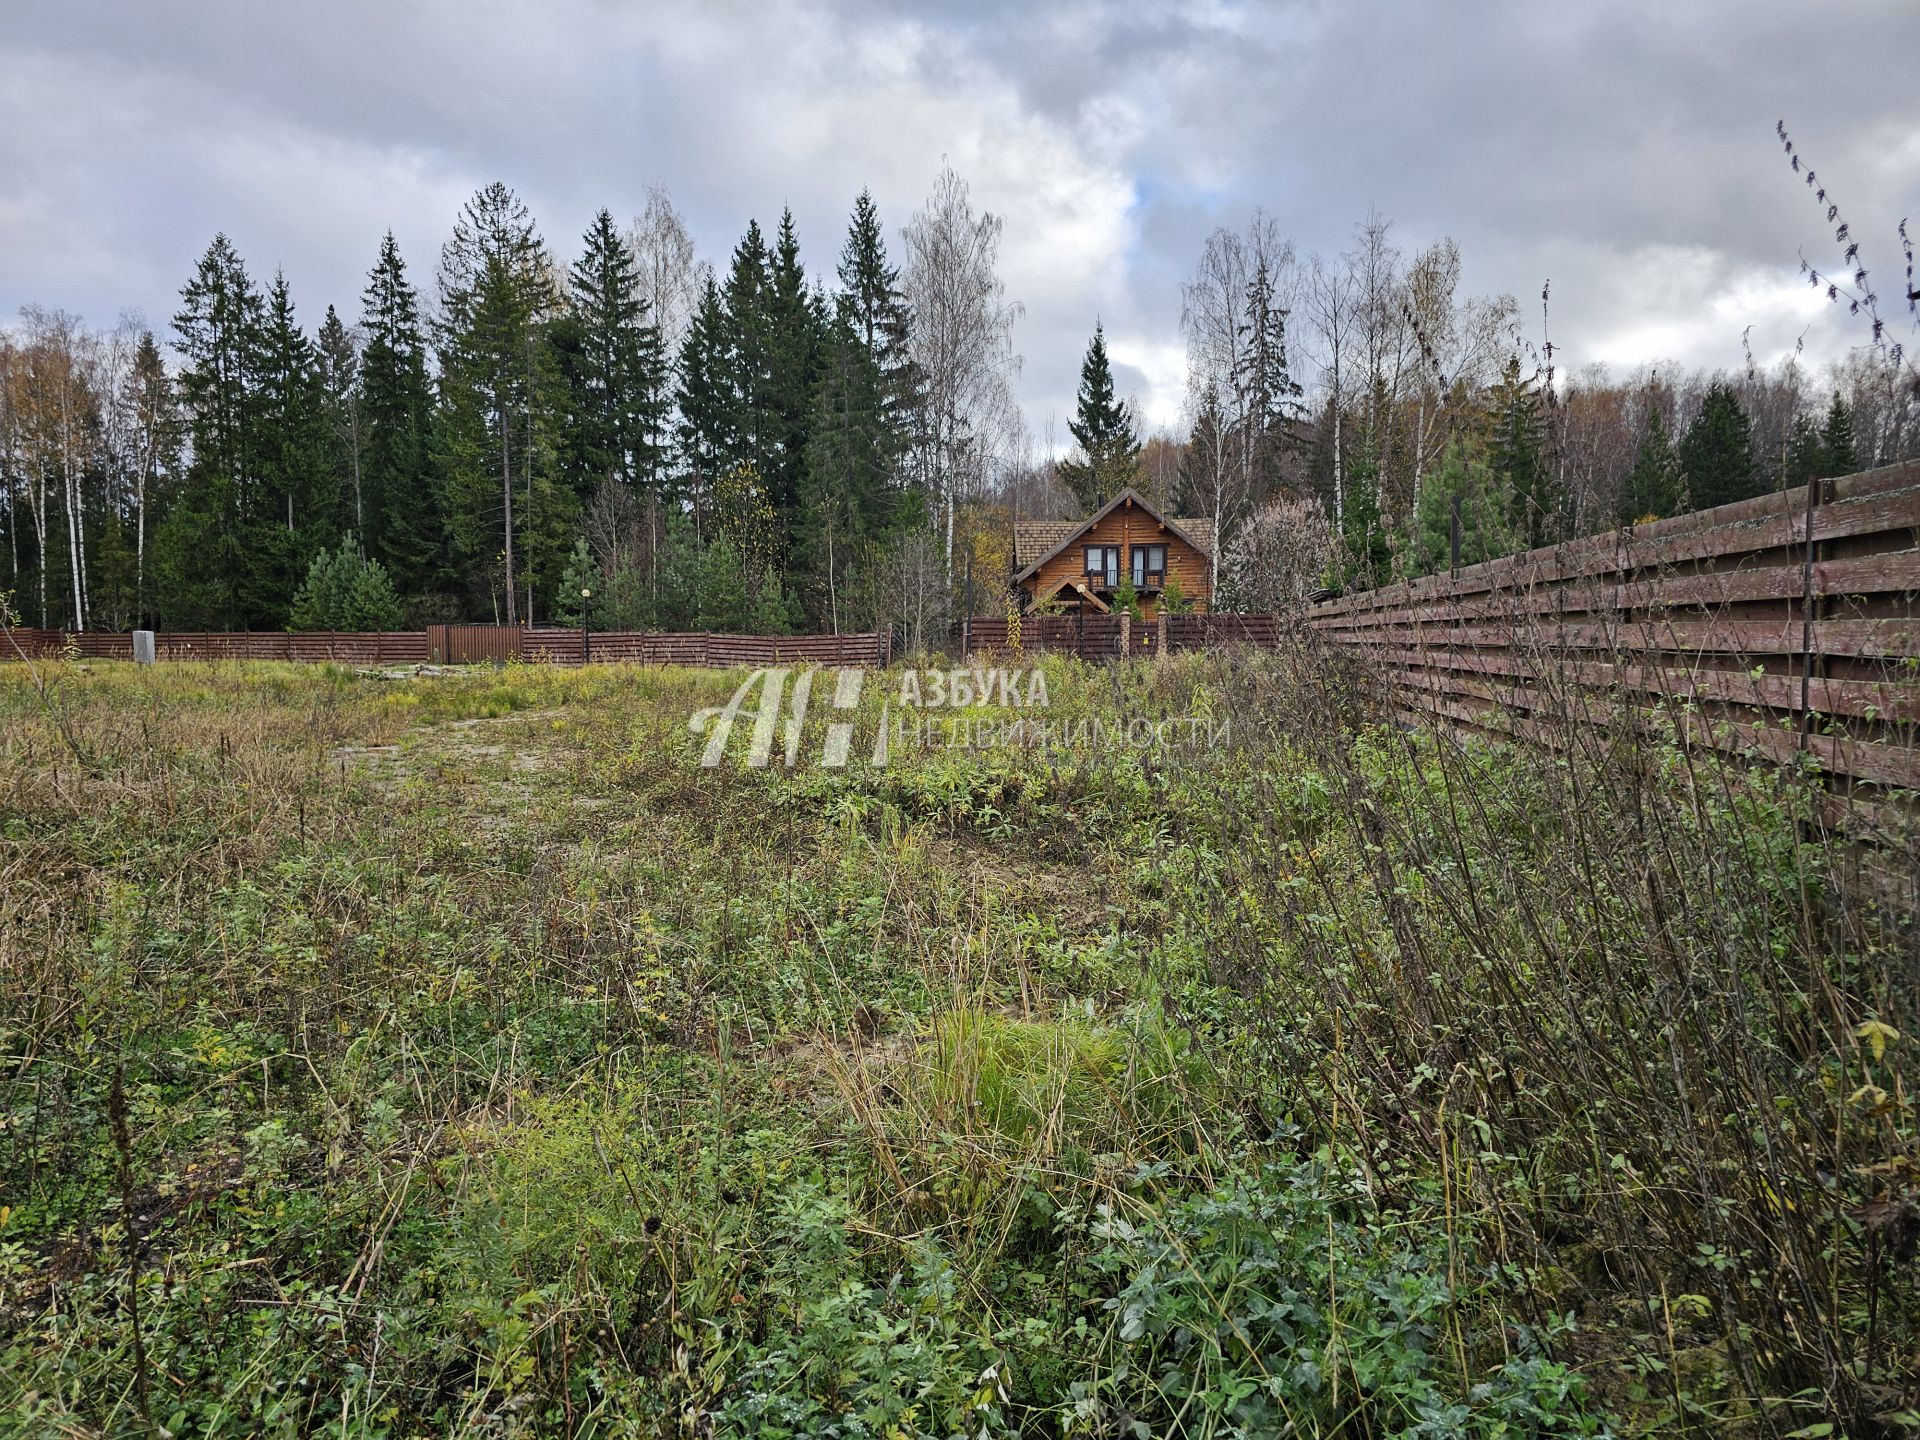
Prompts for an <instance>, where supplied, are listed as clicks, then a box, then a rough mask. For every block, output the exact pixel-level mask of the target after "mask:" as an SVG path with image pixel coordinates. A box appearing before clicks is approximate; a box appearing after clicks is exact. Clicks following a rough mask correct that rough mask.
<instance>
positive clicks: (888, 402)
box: [839, 190, 925, 453]
mask: <svg viewBox="0 0 1920 1440" xmlns="http://www.w3.org/2000/svg"><path fill="white" fill-rule="evenodd" d="M839 276H840V289H841V295H842V298H843V303H844V305H845V306H846V307H847V312H848V319H849V323H850V324H851V325H852V327H853V332H854V335H855V337H856V338H857V339H858V341H859V342H860V346H861V348H862V349H864V350H865V351H866V352H867V357H868V359H869V360H870V361H871V362H872V364H873V366H874V369H875V370H876V371H877V372H878V375H879V379H880V396H881V413H882V415H883V416H884V418H885V420H886V423H887V425H888V427H889V428H890V429H891V430H892V431H893V432H894V433H895V434H896V435H897V436H899V437H900V445H901V449H902V451H903V453H904V451H905V449H906V447H907V446H908V445H910V444H911V443H912V439H913V436H914V435H915V434H916V433H917V426H918V416H919V410H920V406H921V403H922V400H923V395H924V389H925V387H924V385H923V383H922V377H921V375H920V371H919V367H917V366H916V365H915V364H914V362H913V356H912V354H911V352H910V350H909V348H908V347H909V342H910V339H911V334H912V328H913V322H912V315H911V312H910V311H909V310H908V308H907V298H906V292H905V291H904V290H903V289H902V288H901V286H900V271H899V269H898V268H897V267H896V266H894V265H891V264H889V263H888V261H887V244H886V239H885V237H884V236H883V235H882V233H881V229H880V212H879V210H878V209H877V208H875V206H874V203H873V196H872V195H870V194H869V193H868V192H866V191H865V190H862V191H861V192H860V198H859V199H857V200H855V201H854V202H853V218H852V220H851V221H850V222H849V224H848V226H847V243H846V244H845V246H843V247H842V248H841V251H840V269H839Z"/></svg>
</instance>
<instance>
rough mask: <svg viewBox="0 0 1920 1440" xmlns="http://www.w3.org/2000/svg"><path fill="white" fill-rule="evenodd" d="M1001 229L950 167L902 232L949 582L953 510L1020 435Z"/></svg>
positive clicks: (928, 464)
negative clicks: (1001, 263)
mask: <svg viewBox="0 0 1920 1440" xmlns="http://www.w3.org/2000/svg"><path fill="white" fill-rule="evenodd" d="M1001 223H1002V222H1001V220H1000V218H999V217H998V216H997V215H993V214H990V213H985V212H981V213H976V212H975V211H974V208H973V201H972V198H971V196H970V195H969V193H968V189H967V182H966V181H964V180H962V179H961V178H960V176H959V175H957V174H956V173H955V172H954V170H953V167H952V166H947V167H946V168H945V169H943V170H942V171H941V172H940V178H939V180H938V181H937V182H936V183H935V185H934V189H933V194H932V195H931V196H929V197H928V199H927V202H926V204H925V205H924V206H923V207H922V208H921V210H920V212H919V213H918V214H916V215H915V216H914V217H913V219H912V220H911V221H910V222H909V223H908V225H907V227H906V230H905V232H904V235H905V240H906V251H907V254H906V267H905V273H904V274H903V275H902V277H901V279H902V285H903V288H904V290H905V291H906V297H907V306H908V309H909V310H910V311H911V312H912V317H913V319H912V329H911V332H910V339H909V348H910V351H911V354H912V357H913V362H914V364H915V366H916V367H917V368H918V370H919V372H920V376H921V380H922V383H923V386H924V389H923V391H922V395H923V397H924V398H923V404H924V406H925V414H924V417H923V422H922V424H921V426H920V436H921V439H920V446H919V450H920V455H919V469H920V474H921V478H922V483H923V484H925V486H926V488H927V490H928V492H929V493H930V494H932V495H933V496H935V497H936V498H937V500H938V502H939V505H940V513H941V523H942V526H943V529H944V531H945V539H944V542H943V554H944V557H945V566H946V578H947V581H948V583H951V582H952V579H953V534H954V513H955V510H956V509H957V507H958V506H959V503H960V501H961V499H962V498H963V497H965V496H968V495H971V494H973V493H975V492H976V491H977V490H978V489H979V488H981V487H982V486H983V485H984V483H985V480H986V478H987V476H988V475H989V474H991V473H992V471H993V469H994V467H995V466H996V465H999V464H1002V463H1003V462H1004V461H1005V460H1006V458H1007V456H1008V455H1009V454H1010V453H1011V447H1012V445H1013V444H1015V443H1017V439H1018V432H1019V428H1020V425H1019V408H1018V406H1017V405H1016V404H1015V403H1014V398H1013V378H1014V376H1015V375H1017V374H1018V373H1019V369H1020V359H1019V356H1017V355H1016V354H1015V353H1014V349H1013V326H1014V322H1015V321H1017V320H1018V319H1019V318H1020V315H1021V307H1020V305H1019V303H1018V302H1017V301H1011V302H1010V301H1008V300H1007V299H1006V287H1005V285H1004V284H1002V282H1001V280H1000V276H999V273H998V271H997V270H996V268H995V267H996V264H997V262H998V260H999V254H1000V232H1001Z"/></svg>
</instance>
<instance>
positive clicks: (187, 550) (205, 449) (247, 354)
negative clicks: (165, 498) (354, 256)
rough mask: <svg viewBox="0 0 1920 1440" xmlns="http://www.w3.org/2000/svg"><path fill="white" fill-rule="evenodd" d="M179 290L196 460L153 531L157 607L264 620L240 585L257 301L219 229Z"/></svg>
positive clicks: (179, 329)
mask: <svg viewBox="0 0 1920 1440" xmlns="http://www.w3.org/2000/svg"><path fill="white" fill-rule="evenodd" d="M180 297H181V307H180V311H179V313H178V314H176V315H175V316H174V319H173V327H174V334H175V337H176V339H175V345H176V348H178V350H179V351H180V354H181V357H182V358H183V360H184V361H185V363H184V365H183V366H182V367H181V371H180V379H179V398H180V409H181V413H182V415H183V417H184V420H185V425H186V433H187V436H188V439H189V441H190V444H191V450H192V455H193V460H192V463H191V465H190V466H189V468H188V471H187V475H186V479H185V483H184V484H183V486H182V487H181V491H180V494H179V496H178V497H177V498H176V500H175V503H174V505H173V507H172V509H171V510H170V511H169V513H168V515H167V517H166V519H165V521H164V522H163V523H162V524H161V526H160V530H159V533H158V534H157V535H156V536H155V544H154V550H155V554H154V561H155V567H154V568H155V572H156V581H157V584H156V601H157V608H158V610H159V613H160V616H161V619H162V622H163V623H165V624H167V625H171V626H177V627H180V628H183V629H199V628H208V629H213V628H218V629H235V628H238V627H239V626H241V625H243V624H245V623H247V622H249V621H261V622H264V621H265V620H266V617H265V616H261V615H256V614H253V613H251V612H250V611H249V610H248V609H247V605H248V602H249V599H250V595H249V594H248V593H243V592H250V589H251V587H250V585H249V582H248V579H247V571H248V567H249V565H250V564H251V563H252V557H251V554H250V545H249V542H250V539H251V537H252V533H253V529H254V527H255V525H256V524H257V523H258V521H259V512H260V509H261V501H260V495H259V490H260V482H259V464H258V458H257V455H256V453H255V447H254V441H255V437H256V435H257V430H256V428H255V425H254V420H255V418H256V414H257V411H258V403H259V401H258V396H259V374H260V347H261V324H262V318H263V314H262V311H263V307H262V303H261V299H260V292H259V291H258V290H256V289H255V288H254V286H253V282H252V280H250V279H249V278H248V276H247V270H246V265H245V264H244V263H243V262H242V261H241V259H240V256H239V253H238V252H237V251H236V250H235V249H234V248H233V243H232V242H231V241H230V240H228V239H227V237H226V236H225V235H216V236H214V238H213V242H212V243H211V244H210V245H208V247H207V251H206V253H205V254H204V255H203V256H201V258H200V262H199V264H198V266H197V267H196V268H195V270H194V274H193V278H192V279H191V280H189V281H188V282H187V283H186V285H185V286H184V287H183V288H182V289H181V292H180ZM268 523H271V522H270V521H269V522H268Z"/></svg>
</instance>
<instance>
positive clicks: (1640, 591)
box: [1306, 464, 1920, 789]
mask: <svg viewBox="0 0 1920 1440" xmlns="http://www.w3.org/2000/svg"><path fill="white" fill-rule="evenodd" d="M1917 595H1920V464H1907V465H1899V466H1892V467H1888V468H1887V469H1883V470H1875V471H1869V472H1867V473H1865V474H1859V475H1848V476H1844V477H1842V478H1839V479H1834V480H1821V481H1816V482H1815V483H1814V484H1813V485H1810V486H1806V487H1803V488H1799V489H1794V490H1788V491H1783V492H1779V493H1776V494H1772V495H1765V496H1762V497H1760V498H1758V499H1755V500H1746V501H1741V502H1739V503H1737V504H1733V505H1724V506H1720V507H1719V508H1717V509H1713V510H1705V511H1699V512H1696V513H1694V514H1691V515H1678V516H1674V517H1672V518H1671V519H1667V520H1658V521H1654V522H1651V523H1649V524H1646V525H1637V526H1634V527H1632V528H1630V529H1622V530H1618V531H1614V532H1611V533H1608V534H1605V535H1598V536H1593V537H1590V538H1588V539H1585V540H1578V541H1573V542H1570V543H1568V544H1564V545H1557V546H1550V547H1547V548H1545V549H1541V550H1533V551H1529V552H1527V553H1525V554H1522V555H1515V556H1511V557H1508V558H1505V559H1500V560H1493V561H1488V562H1487V563H1485V564H1481V565H1474V566H1469V567H1467V568H1464V569H1462V570H1459V571H1457V572H1453V573H1449V574H1442V575H1433V576H1428V577H1426V578H1424V579H1420V580H1414V581H1409V582H1405V583H1402V584H1395V585H1388V586H1383V587H1381V588H1380V589H1376V590H1369V591H1365V592H1363V593H1361V594H1357V595H1351V596H1347V597H1344V598H1342V599H1338V600H1332V601H1328V602H1326V603H1324V604H1321V605H1318V606H1315V607H1313V609H1312V610H1310V611H1309V612H1308V615H1307V620H1306V623H1307V625H1308V626H1309V627H1310V628H1312V629H1313V630H1315V631H1317V632H1319V634H1321V635H1322V636H1324V637H1325V638H1326V639H1327V640H1328V641H1330V642H1332V643H1334V644H1336V645H1338V646H1339V647H1341V648H1342V649H1344V650H1346V651H1348V652H1350V653H1352V654H1354V655H1356V656H1358V657H1361V658H1362V659H1364V660H1365V661H1366V662H1367V663H1368V664H1369V667H1370V668H1371V669H1372V670H1373V671H1374V672H1375V673H1376V674H1377V675H1379V676H1380V677H1382V679H1383V680H1384V681H1385V682H1386V685H1387V687H1388V696H1389V699H1390V700H1391V702H1392V703H1393V704H1394V705H1395V706H1396V707H1397V708H1399V709H1401V710H1402V711H1403V712H1406V713H1410V714H1416V715H1419V716H1423V717H1435V718H1438V719H1440V720H1442V721H1445V722H1452V723H1455V724H1458V725H1462V726H1466V727H1470V728H1475V729H1482V730H1489V731H1499V732H1504V733H1523V734H1524V733H1528V732H1529V731H1532V730H1535V729H1537V728H1538V727H1537V726H1535V724H1534V723H1533V721H1534V717H1537V716H1539V715H1541V713H1542V712H1545V711H1549V710H1553V709H1555V708H1556V707H1559V706H1562V705H1564V703H1565V701H1566V699H1567V697H1568V696H1569V694H1572V693H1578V694H1580V695H1583V696H1587V697H1593V696H1604V697H1607V702H1608V703H1609V704H1633V703H1638V704H1640V705H1642V706H1655V705H1657V706H1661V707H1663V708H1664V709H1665V710H1666V711H1667V712H1668V713H1669V714H1671V715H1673V716H1674V718H1675V720H1676V722H1677V723H1678V724H1679V725H1680V726H1682V727H1683V728H1684V729H1685V731H1686V732H1687V733H1688V735H1689V738H1690V739H1692V740H1694V741H1695V742H1698V743H1706V744H1710V745H1715V746H1718V747H1720V748H1726V749H1734V750H1738V751H1741V752H1743V753H1758V754H1760V755H1762V756H1764V757H1767V758H1770V759H1776V760H1786V759H1789V758H1791V757H1792V756H1793V755H1794V754H1795V753H1796V752H1799V751H1807V752H1810V753H1811V754H1812V755H1813V756H1814V757H1815V758H1817V759H1818V760H1819V762H1820V764H1821V766H1822V768H1823V769H1824V770H1825V771H1826V772H1827V774H1828V775H1829V776H1830V777H1833V778H1834V779H1835V780H1836V781H1837V782H1838V783H1840V784H1841V785H1842V786H1846V785H1859V786H1864V787H1870V788H1872V789H1880V788H1884V787H1896V788H1914V787H1916V786H1920V747H1916V745H1915V729H1916V722H1920V669H1917V668H1916V667H1917V666H1920V658H1917V657H1920V618H1917V617H1916V607H1915V600H1916V596H1917ZM1673 702H1683V703H1679V704H1675V703H1673Z"/></svg>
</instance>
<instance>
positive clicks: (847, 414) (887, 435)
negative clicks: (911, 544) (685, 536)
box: [792, 297, 899, 630]
mask: <svg viewBox="0 0 1920 1440" xmlns="http://www.w3.org/2000/svg"><path fill="white" fill-rule="evenodd" d="M884 383H885V382H884V377H883V376H882V374H881V372H880V369H879V367H878V366H877V365H876V364H875V362H874V359H873V356H872V353H871V352H870V351H869V350H868V349H867V347H866V344H865V341H864V338H863V336H862V335H861V333H860V330H859V326H858V321H857V318H856V311H855V309H854V307H853V306H852V305H851V304H850V303H848V302H847V301H846V299H845V297H842V302H841V304H840V307H839V314H838V316H837V317H836V321H835V324H834V327H833V331H832V334H831V335H830V337H829V339H828V342H827V346H826V361H825V373H824V374H823V375H822V376H821V380H820V385H819V389H818V392H817V394H816V397H815V402H814V411H813V416H812V419H811V423H810V428H809V434H808V439H807V453H806V469H805V472H804V474H803V476H802V479H801V492H800V514H799V519H798V524H797V526H796V545H795V549H794V556H793V559H794V565H793V567H792V568H793V569H794V570H795V571H797V572H799V573H800V574H802V575H803V576H804V577H805V581H804V583H805V595H804V598H805V600H806V602H807V605H808V608H809V610H810V611H811V613H812V614H813V616H814V618H815V619H816V620H817V621H818V622H819V623H821V624H822V625H824V626H827V627H830V628H833V629H835V630H838V629H840V628H842V624H841V622H842V620H843V619H844V618H845V616H846V613H847V606H846V599H847V594H848V577H849V572H850V571H851V570H852V569H854V567H856V566H857V565H858V564H860V563H861V562H862V560H863V559H864V558H865V557H868V556H870V555H871V554H872V553H874V552H875V551H876V550H877V548H878V547H879V545H880V543H881V542H882V539H883V537H884V535H885V533H886V531H887V530H888V528H889V527H890V525H891V524H892V522H893V519H894V511H895V509H896V506H895V501H896V499H897V498H898V492H897V491H896V490H895V488H894V486H893V472H894V465H895V463H896V461H897V458H898V455H899V448H898V443H897V437H896V436H895V435H894V433H893V431H892V428H891V426H890V425H889V424H888V423H887V415H886V396H885V393H884Z"/></svg>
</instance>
